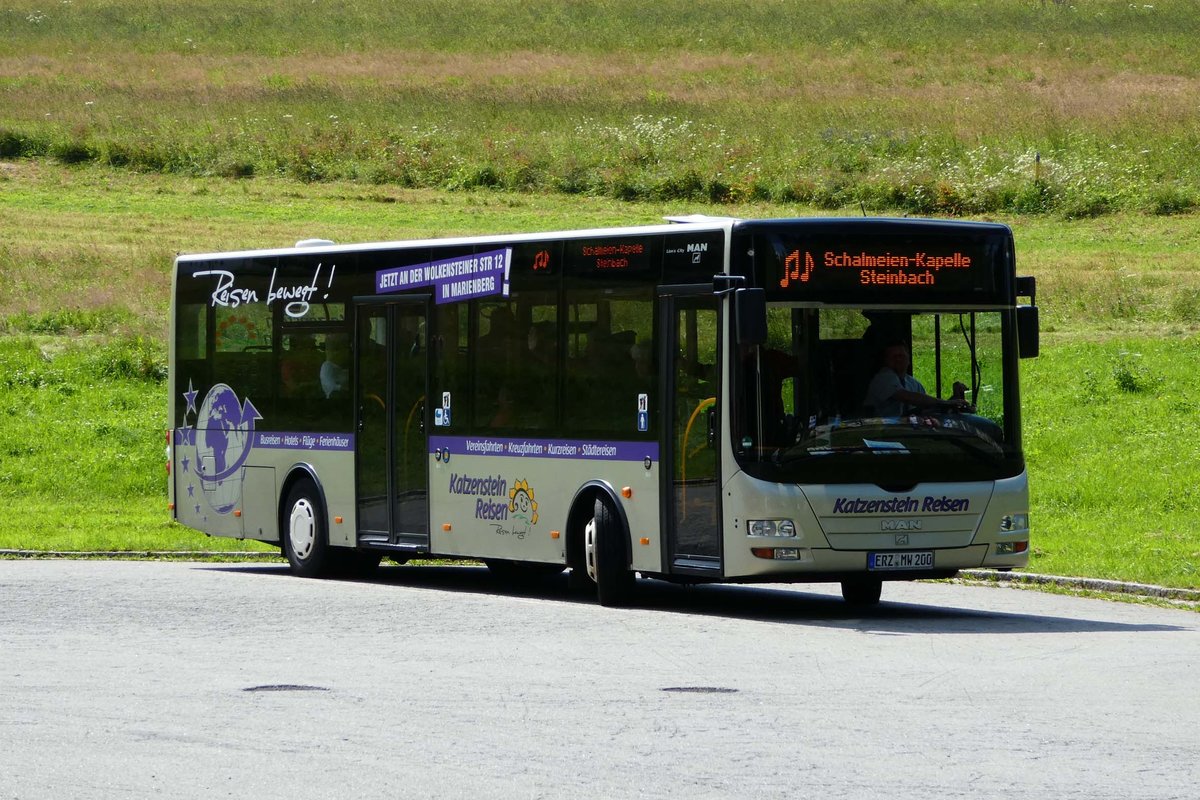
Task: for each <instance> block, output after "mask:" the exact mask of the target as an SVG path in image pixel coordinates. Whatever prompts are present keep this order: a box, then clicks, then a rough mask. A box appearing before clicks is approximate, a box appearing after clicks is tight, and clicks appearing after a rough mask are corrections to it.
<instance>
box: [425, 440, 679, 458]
mask: <svg viewBox="0 0 1200 800" xmlns="http://www.w3.org/2000/svg"><path fill="white" fill-rule="evenodd" d="M429 447H430V449H431V450H444V451H447V452H449V453H450V454H451V455H459V456H522V457H523V456H531V457H534V458H575V459H583V460H587V461H644V460H645V459H646V458H649V459H650V460H651V461H658V442H609V441H604V440H600V439H508V438H503V437H497V436H430V437H429Z"/></svg>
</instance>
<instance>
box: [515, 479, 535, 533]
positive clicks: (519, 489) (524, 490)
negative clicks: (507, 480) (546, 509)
mask: <svg viewBox="0 0 1200 800" xmlns="http://www.w3.org/2000/svg"><path fill="white" fill-rule="evenodd" d="M537 507H538V504H537V501H536V500H534V499H533V487H531V486H530V485H529V481H525V480H522V481H516V482H515V483H513V487H512V488H511V489H509V490H508V510H509V511H510V512H511V513H512V515H513V517H515V518H516V519H523V520H525V521H526V522H527V523H529V524H530V525H537V521H538V514H537Z"/></svg>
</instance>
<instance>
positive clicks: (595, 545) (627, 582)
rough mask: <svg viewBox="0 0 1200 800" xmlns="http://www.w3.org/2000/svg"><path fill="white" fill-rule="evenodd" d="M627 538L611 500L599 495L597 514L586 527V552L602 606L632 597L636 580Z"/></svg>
mask: <svg viewBox="0 0 1200 800" xmlns="http://www.w3.org/2000/svg"><path fill="white" fill-rule="evenodd" d="M628 540H629V537H628V536H626V535H625V531H624V528H623V526H622V525H621V522H620V519H619V518H618V517H617V512H616V510H615V509H613V507H612V501H611V500H609V499H608V498H607V497H603V496H601V497H597V498H596V509H595V514H594V516H593V517H592V519H591V520H590V521H589V522H588V523H587V526H586V527H585V528H584V532H583V551H584V563H585V564H586V565H587V573H588V577H589V578H591V579H592V580H593V581H594V582H595V583H596V597H597V599H598V600H599V601H600V605H602V606H625V605H629V603H630V602H631V601H632V600H633V594H634V590H635V589H636V583H637V579H636V576H635V575H634V574H633V571H632V570H631V569H630V568H629V555H628V545H627V542H628Z"/></svg>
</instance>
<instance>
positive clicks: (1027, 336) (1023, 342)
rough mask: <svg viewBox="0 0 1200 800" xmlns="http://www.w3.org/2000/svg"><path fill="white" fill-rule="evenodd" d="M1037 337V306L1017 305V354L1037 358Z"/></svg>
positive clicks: (1022, 356)
mask: <svg viewBox="0 0 1200 800" xmlns="http://www.w3.org/2000/svg"><path fill="white" fill-rule="evenodd" d="M1038 338H1039V337H1038V307H1037V306H1017V355H1018V356H1020V357H1021V358H1037V354H1038Z"/></svg>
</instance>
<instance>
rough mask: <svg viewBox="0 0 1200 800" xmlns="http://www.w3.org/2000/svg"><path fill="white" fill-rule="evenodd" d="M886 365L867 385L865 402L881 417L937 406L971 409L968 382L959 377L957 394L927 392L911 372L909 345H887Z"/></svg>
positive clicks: (883, 360) (955, 386)
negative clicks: (943, 397)
mask: <svg viewBox="0 0 1200 800" xmlns="http://www.w3.org/2000/svg"><path fill="white" fill-rule="evenodd" d="M881 361H882V366H881V367H880V368H879V371H878V372H876V373H875V377H873V378H872V379H871V383H870V385H869V386H868V387H867V396H866V399H865V400H864V401H863V405H865V406H866V407H867V409H868V410H869V413H872V414H874V415H875V416H877V417H901V416H904V415H905V414H907V413H909V412H910V411H913V410H915V409H922V408H937V409H943V410H946V411H969V410H971V404H970V403H968V402H967V400H966V392H967V386H966V384H964V383H962V382H961V381H955V382H954V387H953V394H951V396H950V398H949V399H948V400H942V399H940V398H937V397H934V396H932V395H930V394H927V393H926V392H925V387H924V386H922V385H921V382H920V381H919V380H917V379H916V378H914V377H913V376H912V375H910V374H909V372H908V368H909V365H910V363H911V358H910V356H909V354H908V346H907V345H905V344H904V343H903V342H892V343H890V344H888V345H886V346H885V347H884V348H883V352H882V356H881Z"/></svg>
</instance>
